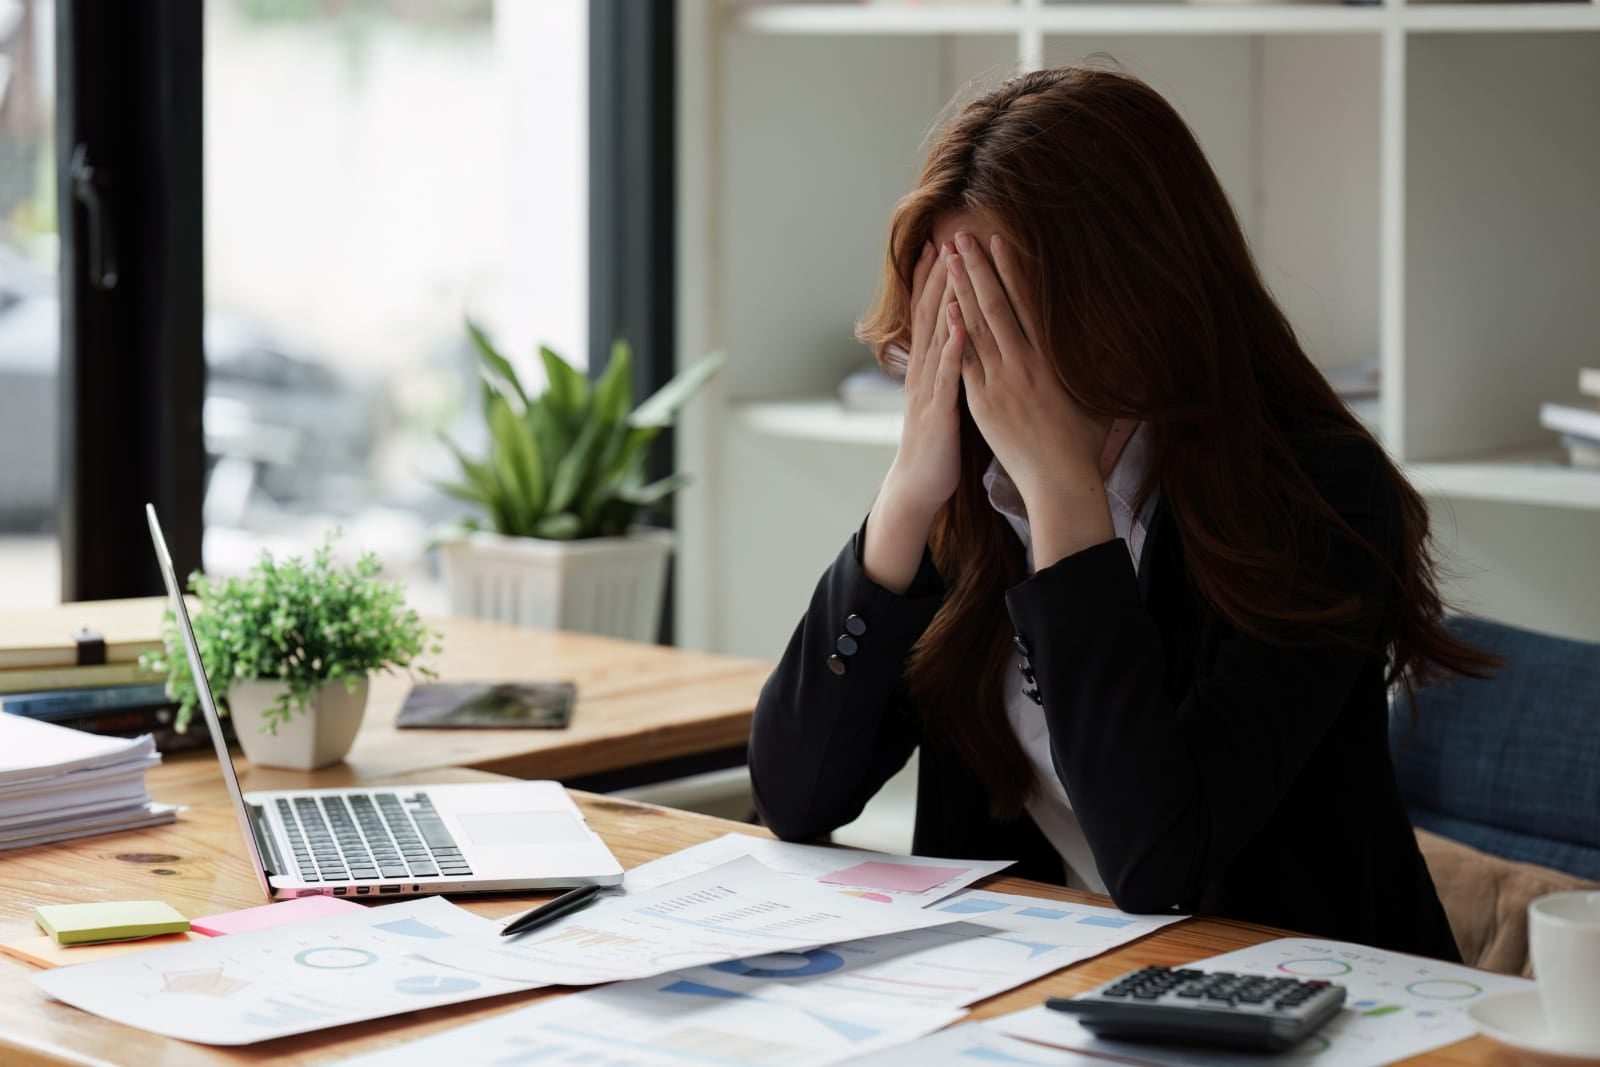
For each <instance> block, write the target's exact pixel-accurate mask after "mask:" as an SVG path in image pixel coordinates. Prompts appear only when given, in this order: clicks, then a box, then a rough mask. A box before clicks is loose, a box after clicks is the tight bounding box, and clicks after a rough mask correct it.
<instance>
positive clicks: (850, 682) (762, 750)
mask: <svg viewBox="0 0 1600 1067" xmlns="http://www.w3.org/2000/svg"><path fill="white" fill-rule="evenodd" d="M864 536H865V523H863V524H862V528H861V529H860V530H858V531H857V532H856V535H855V536H854V537H853V538H851V540H850V542H849V543H848V544H847V545H845V547H844V549H843V551H841V552H840V553H839V556H838V558H837V559H836V560H834V562H833V565H832V566H830V567H829V568H828V570H827V571H826V572H825V573H824V574H823V575H822V579H821V581H819V582H818V583H817V588H816V592H815V593H813V594H812V597H811V603H810V606H809V607H808V608H807V609H806V614H805V617H804V618H803V619H801V620H800V625H799V627H798V628H797V629H796V630H795V632H794V636H793V637H792V638H790V640H789V645H788V648H787V649H786V650H785V651H784V654H783V658H782V659H781V660H780V661H779V662H778V666H777V668H776V669H775V670H774V671H773V672H772V675H771V677H769V678H768V679H767V683H766V685H765V686H763V687H762V690H761V696H760V699H759V700H757V702H756V710H755V721H754V722H753V723H752V725H751V730H750V747H749V763H750V778H751V782H752V785H753V787H754V792H755V800H756V808H757V810H758V811H759V812H760V813H761V817H762V819H763V820H764V821H765V823H766V825H767V826H768V827H769V828H770V829H771V830H772V831H773V833H775V834H777V835H778V836H779V837H781V838H784V839H786V840H805V839H808V838H814V837H819V836H821V835H823V834H826V833H828V832H829V831H832V830H834V829H836V828H838V827H840V826H843V825H844V824H845V823H847V822H850V821H851V820H852V819H854V818H855V817H856V816H858V815H859V814H861V809H862V808H863V807H865V806H866V803H867V801H868V800H870V799H871V798H872V796H873V794H875V793H876V792H877V791H878V790H879V789H880V788H882V786H883V783H884V782H886V781H888V780H889V778H890V777H891V776H892V775H893V774H894V773H895V772H896V771H898V770H899V769H900V768H901V767H903V766H904V765H905V762H906V760H907V759H908V758H909V757H910V755H911V753H912V751H913V750H914V749H915V748H916V746H917V741H918V738H919V735H920V730H919V723H918V721H917V718H916V716H915V714H914V712H913V711H912V709H911V707H910V705H909V703H908V701H907V697H906V692H905V687H904V684H903V682H902V680H901V676H902V670H903V668H904V665H905V660H906V656H907V655H908V654H909V653H910V651H911V647H912V645H914V644H915V643H916V641H917V638H919V637H921V636H922V633H923V631H924V630H926V629H927V627H928V624H929V623H930V622H931V621H932V620H933V616H934V613H935V612H936V611H938V608H939V603H940V601H941V600H942V599H943V596H944V587H943V583H942V582H941V581H940V579H939V575H938V572H937V571H936V570H935V569H934V567H933V563H932V560H931V558H930V557H929V555H928V554H927V553H926V552H925V553H924V555H923V560H922V566H921V568H920V569H919V571H918V572H917V576H916V578H915V579H914V580H913V581H912V584H911V587H910V588H909V589H908V590H907V591H906V594H905V595H903V596H901V595H896V594H894V593H891V592H890V591H888V590H887V589H884V588H883V587H882V586H880V585H878V584H877V583H875V582H873V581H872V580H871V579H869V578H868V577H867V576H866V573H865V572H864V571H863V570H862V568H861V553H862V546H863V539H864Z"/></svg>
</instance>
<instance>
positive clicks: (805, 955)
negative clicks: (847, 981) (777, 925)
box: [711, 948, 844, 978]
mask: <svg viewBox="0 0 1600 1067" xmlns="http://www.w3.org/2000/svg"><path fill="white" fill-rule="evenodd" d="M843 966H844V957H843V956H840V955H839V954H838V953H837V952H829V951H828V950H827V949H825V948H814V949H812V950H811V951H809V952H775V953H773V954H772V955H770V956H753V957H751V958H750V959H747V960H730V961H728V962H727V963H713V964H712V965H711V969H712V970H714V971H721V972H722V973H723V974H741V975H744V976H745V977H747V978H811V977H814V976H816V975H819V974H829V973H831V972H833V971H837V970H838V969H839V968H840V967H843Z"/></svg>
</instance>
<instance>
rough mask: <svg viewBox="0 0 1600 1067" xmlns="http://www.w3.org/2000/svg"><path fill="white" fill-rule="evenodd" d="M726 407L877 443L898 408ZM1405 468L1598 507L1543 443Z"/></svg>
mask: <svg viewBox="0 0 1600 1067" xmlns="http://www.w3.org/2000/svg"><path fill="white" fill-rule="evenodd" d="M734 410H735V413H736V417H737V418H738V421H739V423H740V425H742V426H745V427H747V428H749V429H751V430H754V431H756V432H758V433H763V434H768V435H771V436H774V437H785V438H790V439H792V440H801V441H817V442H823V443H827V444H846V445H869V446H876V447H884V448H893V447H895V446H896V445H898V444H899V442H900V423H901V416H900V415H899V414H897V413H892V412H876V411H847V410H845V408H844V407H843V406H842V405H840V403H839V402H838V401H837V400H831V399H828V398H826V397H818V398H816V399H811V400H775V401H752V402H748V403H744V404H740V405H738V406H736V407H735V409H734ZM1406 473H1407V475H1408V476H1409V477H1411V479H1412V480H1413V482H1414V484H1415V485H1416V486H1417V488H1418V489H1419V490H1421V491H1422V492H1424V493H1428V494H1431V495H1435V496H1443V497H1449V498H1454V499H1459V500H1496V501H1500V502H1503V503H1512V504H1539V505H1543V506H1546V507H1560V508H1575V509H1579V510H1585V511H1597V510H1600V471H1597V470H1585V469H1582V468H1573V467H1569V466H1567V465H1566V463H1565V461H1564V460H1563V459H1562V458H1561V456H1560V454H1559V453H1558V452H1556V451H1553V450H1549V449H1526V450H1521V451H1516V452H1507V453H1504V454H1498V455H1491V456H1478V457H1472V458H1469V459H1461V460H1443V461H1436V462H1429V463H1411V464H1408V465H1407V467H1406Z"/></svg>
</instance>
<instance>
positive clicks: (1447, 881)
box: [1417, 830, 1600, 975]
mask: <svg viewBox="0 0 1600 1067" xmlns="http://www.w3.org/2000/svg"><path fill="white" fill-rule="evenodd" d="M1417 844H1418V846H1420V847H1421V849H1422V856H1423V858H1424V859H1426V860H1427V861H1428V871H1429V873H1430V874H1432V875H1433V884H1434V885H1435V886H1436V887H1437V888H1438V890H1439V899H1440V901H1442V902H1443V903H1444V911H1445V915H1446V916H1448V917H1449V919H1450V930H1451V932H1452V933H1454V934H1455V937H1456V945H1457V946H1458V947H1459V948H1460V949H1461V958H1462V960H1464V961H1465V962H1466V963H1468V964H1470V965H1471V966H1473V967H1482V968H1483V969H1484V970H1489V971H1499V972H1500V973H1502V974H1520V975H1529V974H1531V973H1532V966H1531V964H1530V962H1529V960H1528V903H1529V902H1530V901H1532V900H1533V899H1534V898H1536V897H1541V896H1544V895H1545V894H1546V893H1561V892H1564V891H1566V890H1569V889H1600V883H1595V882H1590V881H1587V880H1585V879H1582V878H1574V877H1573V876H1572V875H1570V874H1563V873H1562V872H1561V871H1554V870H1550V869H1549V868H1547V867H1539V866H1536V865H1534V864H1531V863H1517V862H1514V861H1512V860H1506V859H1501V858H1500V857H1498V856H1491V855H1489V854H1488V853H1485V852H1479V851H1478V850H1477V849H1475V848H1469V847H1468V846H1466V845H1463V844H1461V843H1460V842H1459V841H1452V840H1450V839H1449V838H1447V837H1440V836H1439V835H1437V834H1430V833H1428V832H1427V831H1426V830H1418V831H1417Z"/></svg>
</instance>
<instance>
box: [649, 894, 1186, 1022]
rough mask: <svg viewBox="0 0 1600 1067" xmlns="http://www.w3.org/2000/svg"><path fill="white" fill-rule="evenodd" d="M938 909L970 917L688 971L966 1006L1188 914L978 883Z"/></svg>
mask: <svg viewBox="0 0 1600 1067" xmlns="http://www.w3.org/2000/svg"><path fill="white" fill-rule="evenodd" d="M929 910H931V911H934V912H936V913H940V914H944V915H949V916H953V917H955V918H958V919H962V920H965V921H963V922H958V923H955V924H953V925H950V926H939V927H933V928H931V929H923V930H907V931H903V932H901V933H895V934H885V935H883V936H880V937H871V938H866V939H863V940H860V941H848V942H844V943H841V944H830V945H827V946H825V947H822V948H813V949H805V950H801V951H793V952H779V953H767V954H765V955H761V956H755V957H751V958H747V959H741V960H732V961H729V962H726V963H714V964H712V965H710V966H708V967H697V968H694V969H693V970H690V971H684V972H681V974H682V977H684V978H685V979H688V980H692V981H696V982H700V983H702V984H705V985H707V986H714V987H718V988H722V989H726V990H729V991H731V992H737V993H744V994H749V993H754V992H757V991H759V990H761V989H764V988H771V987H773V986H782V987H784V988H785V989H786V990H788V991H789V992H790V993H792V994H793V995H794V996H796V997H798V998H802V999H804V1000H807V1001H809V1002H812V1003H818V1004H839V1003H842V1004H850V1003H859V1004H865V1003H877V1004H884V1005H896V1004H899V1005H906V1004H916V1005H921V1006H923V1007H928V1008H946V1009H949V1008H962V1007H966V1006H967V1005H969V1004H973V1003H976V1002H977V1001H980V1000H983V999H985V998H988V997H992V996H995V995H996V994H999V993H1004V992H1005V991H1006V990H1008V989H1014V988H1016V987H1017V986H1019V985H1023V984H1024V983H1027V982H1031V981H1033V980H1034V979H1035V978H1042V977H1043V976H1045V975H1047V974H1050V973H1052V972H1053V971H1058V970H1060V969H1061V968H1063V967H1066V966H1068V965H1070V964H1073V963H1077V962H1078V961H1080V960H1086V959H1088V958H1089V957H1091V956H1098V955H1099V954H1100V953H1102V952H1105V951H1108V950H1110V949H1113V948H1116V947H1117V946H1119V945H1125V944H1127V943H1128V942H1130V941H1133V940H1136V939H1138V938H1140V937H1143V936H1145V935H1146V934H1150V933H1154V932H1155V931H1156V930H1159V929H1161V928H1162V927H1163V926H1168V925H1171V924H1172V923H1175V922H1179V921H1181V919H1182V918H1183V916H1165V915H1128V914H1126V913H1124V912H1120V911H1116V910H1114V909H1112V908H1097V907H1092V906H1090V905H1086V904H1067V903H1063V902H1062V901H1059V900H1047V899H1042V898H1039V897H1024V896H1014V895H1012V894H1009V893H989V892H983V891H979V890H969V891H967V892H965V893H962V894H960V895H959V896H956V897H952V898H950V899H949V900H946V901H945V902H943V903H941V904H937V905H935V906H934V907H933V908H932V909H929Z"/></svg>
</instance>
